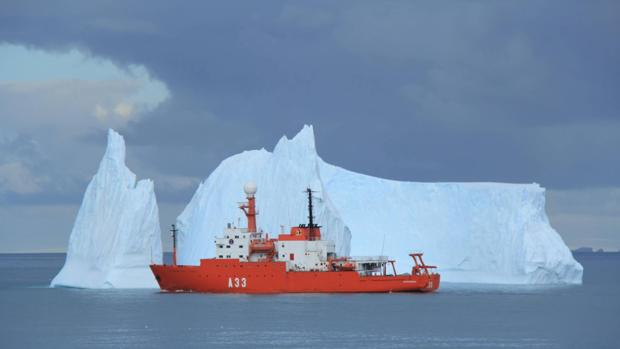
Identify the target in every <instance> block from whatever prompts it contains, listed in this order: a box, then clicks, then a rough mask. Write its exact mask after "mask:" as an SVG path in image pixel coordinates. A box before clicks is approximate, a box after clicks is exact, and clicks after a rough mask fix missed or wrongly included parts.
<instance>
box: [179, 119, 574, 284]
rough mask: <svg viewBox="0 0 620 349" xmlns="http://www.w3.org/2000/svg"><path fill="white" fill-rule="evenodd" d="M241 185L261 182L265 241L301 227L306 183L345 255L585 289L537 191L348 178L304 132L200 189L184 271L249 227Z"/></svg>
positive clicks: (327, 232) (185, 236)
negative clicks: (227, 233) (218, 239)
mask: <svg viewBox="0 0 620 349" xmlns="http://www.w3.org/2000/svg"><path fill="white" fill-rule="evenodd" d="M247 181H255V182H256V183H257V184H258V193H257V195H256V197H257V205H258V207H259V209H260V214H259V216H258V225H259V227H262V228H263V229H265V230H266V231H268V232H270V233H271V234H277V233H278V232H279V231H280V225H281V224H282V225H284V226H285V230H288V228H289V227H290V226H292V225H297V224H299V223H304V222H306V220H307V219H306V217H305V216H306V207H305V204H306V203H305V199H304V196H303V195H302V193H301V192H302V191H303V189H304V188H305V187H306V186H308V185H310V186H311V187H312V188H313V189H314V190H318V191H319V193H317V195H318V196H320V200H318V201H319V205H320V206H319V213H318V215H317V216H318V217H317V221H318V223H319V224H321V225H322V226H323V229H322V231H323V235H324V237H325V238H327V239H331V240H334V241H335V242H336V246H337V249H338V253H339V254H341V255H347V254H349V252H351V253H352V254H354V255H378V254H381V253H383V254H385V255H389V256H390V257H392V258H395V259H396V260H397V262H398V264H397V266H398V269H399V271H400V272H408V271H410V268H411V266H412V263H411V261H410V258H409V257H408V253H409V252H412V251H421V252H424V253H425V258H426V261H427V263H429V264H436V265H438V266H440V267H441V269H440V271H441V273H442V277H443V280H444V281H454V282H474V283H519V284H530V283H581V278H582V273H583V268H582V267H581V265H580V264H579V263H577V262H576V261H575V260H574V259H573V257H572V255H571V252H570V251H569V249H568V248H567V247H566V245H565V244H564V242H563V241H562V239H561V237H560V236H559V235H558V233H557V232H556V231H555V230H554V229H553V228H552V227H551V225H550V224H549V221H548V219H547V216H546V214H545V191H544V189H543V188H541V187H540V186H538V185H537V184H524V185H521V184H501V183H416V182H398V181H390V180H385V179H380V178H375V177H370V176H366V175H362V174H358V173H354V172H350V171H347V170H345V169H342V168H339V167H336V166H333V165H330V164H327V163H325V162H323V161H322V160H321V159H320V157H319V156H318V155H317V153H316V150H315V145H314V134H313V130H312V127H308V126H306V127H304V128H303V129H302V131H301V132H300V133H299V134H298V135H297V136H296V137H294V138H293V139H291V140H287V139H286V138H282V139H281V140H280V141H279V142H278V144H277V146H276V147H275V149H274V151H273V153H270V152H268V151H266V150H264V149H261V150H254V151H246V152H243V153H241V154H238V155H235V156H232V157H230V158H228V159H226V160H225V161H223V162H222V163H221V164H220V166H219V167H218V168H217V169H216V170H215V171H214V172H213V173H212V174H211V175H210V176H209V177H208V178H207V180H206V181H205V182H204V183H202V184H201V185H200V187H199V188H198V190H197V192H196V194H195V195H194V197H193V198H192V200H191V202H190V203H189V205H188V206H187V207H186V208H185V210H184V211H183V213H182V214H181V215H180V216H179V218H178V224H179V227H180V229H181V235H180V239H179V240H180V241H179V262H180V263H184V264H197V263H198V262H199V259H200V258H207V257H212V255H213V240H214V239H213V238H214V236H216V235H219V234H220V233H221V231H222V229H223V228H224V227H225V225H226V223H228V222H233V223H234V224H240V225H242V226H245V219H244V218H243V216H242V212H241V211H240V210H239V209H238V208H236V206H235V203H236V202H238V201H243V200H244V196H243V191H242V188H243V184H244V183H245V182H247ZM238 220H240V221H239V223H237V222H238Z"/></svg>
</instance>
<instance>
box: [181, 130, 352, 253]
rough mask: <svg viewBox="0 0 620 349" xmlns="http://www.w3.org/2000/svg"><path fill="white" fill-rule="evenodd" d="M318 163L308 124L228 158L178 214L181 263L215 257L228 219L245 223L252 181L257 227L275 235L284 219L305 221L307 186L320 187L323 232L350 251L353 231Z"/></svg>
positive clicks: (317, 206) (318, 215)
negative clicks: (272, 143)
mask: <svg viewBox="0 0 620 349" xmlns="http://www.w3.org/2000/svg"><path fill="white" fill-rule="evenodd" d="M319 165H320V163H319V159H318V157H317V156H316V150H315V148H314V133H313V132H312V129H311V128H309V127H308V128H304V130H302V131H301V132H300V133H299V134H298V135H297V136H296V137H295V138H293V139H291V140H288V139H286V138H285V137H283V138H282V139H281V140H280V141H279V142H278V144H277V145H276V147H275V149H274V151H273V153H270V152H268V151H266V150H265V149H261V150H252V151H245V152H243V153H241V154H237V155H235V156H232V157H230V158H228V159H226V160H224V161H223V162H222V163H221V164H220V165H219V167H218V168H217V169H216V170H215V171H213V173H211V175H209V177H208V178H207V180H206V181H205V182H203V183H202V184H201V185H200V187H199V188H198V190H197V191H196V193H195V194H194V197H193V198H192V200H191V201H190V203H189V204H188V205H187V207H186V208H185V210H184V211H183V213H181V215H180V216H179V218H178V219H177V224H178V227H179V229H180V233H179V239H178V243H179V245H178V247H179V248H178V259H179V263H180V264H199V261H200V258H206V257H212V256H213V253H214V245H213V241H214V237H215V236H220V235H221V233H222V231H223V229H224V227H226V224H227V223H232V224H233V225H236V226H243V227H245V226H246V219H245V216H244V215H243V212H242V211H241V210H240V209H239V208H238V207H237V203H238V202H241V201H245V194H244V193H243V185H244V184H245V183H246V182H250V181H253V182H255V183H256V184H257V186H258V192H257V193H256V205H257V208H258V210H259V214H258V217H257V225H258V228H259V230H260V229H263V230H264V231H266V232H269V233H270V234H271V236H274V237H275V236H276V235H277V234H278V233H280V230H281V225H283V226H284V229H285V231H286V232H287V233H288V230H289V228H290V227H291V226H297V225H298V224H300V223H307V221H308V218H307V215H308V213H307V212H308V211H307V207H306V204H307V201H306V196H305V195H304V193H303V191H304V189H305V188H307V187H308V186H309V187H310V188H312V189H313V190H316V191H317V193H315V198H316V200H315V202H314V204H315V216H316V220H317V221H318V222H319V223H320V224H321V225H322V226H323V228H322V229H321V232H322V234H323V237H324V238H326V239H329V240H332V241H334V242H335V244H336V252H337V253H338V254H341V255H348V254H349V246H350V241H351V232H350V230H349V228H348V227H347V226H346V225H345V223H344V222H343V220H342V218H341V217H340V214H339V213H338V210H337V209H336V207H334V205H333V204H332V202H331V200H330V198H329V191H328V190H326V189H325V188H324V187H323V185H322V180H321V175H320V173H319Z"/></svg>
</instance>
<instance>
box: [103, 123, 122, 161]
mask: <svg viewBox="0 0 620 349" xmlns="http://www.w3.org/2000/svg"><path fill="white" fill-rule="evenodd" d="M104 159H109V160H113V161H115V162H120V163H123V164H124V163H125V139H124V138H123V136H121V135H120V134H119V133H118V132H116V131H114V130H113V129H109V130H108V146H107V148H106V150H105V155H104Z"/></svg>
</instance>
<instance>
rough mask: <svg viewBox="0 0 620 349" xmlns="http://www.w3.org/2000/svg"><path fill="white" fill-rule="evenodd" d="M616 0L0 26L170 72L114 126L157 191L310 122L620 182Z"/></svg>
mask: <svg viewBox="0 0 620 349" xmlns="http://www.w3.org/2000/svg"><path fill="white" fill-rule="evenodd" d="M619 6H620V5H618V3H617V2H616V1H600V2H596V3H592V2H588V3H585V2H576V1H543V2H534V1H513V2H486V1H468V2H463V1H451V2H414V1H394V2H389V3H385V2H381V3H378V2H374V1H344V2H333V1H318V2H313V3H312V5H308V4H304V3H299V2H289V1H262V2H219V3H205V2H195V3H188V2H184V3H182V4H174V5H170V4H169V3H165V2H159V1H148V2H146V1H144V2H130V3H122V4H112V3H103V4H96V5H95V4H92V3H85V2H81V1H69V0H65V1H62V2H61V3H59V4H58V3H57V4H54V5H50V4H41V3H40V2H36V1H32V2H31V1H5V2H3V3H2V5H0V41H5V42H14V43H19V44H24V45H33V46H36V47H41V48H45V49H49V50H63V49H67V48H69V47H78V48H80V49H82V50H84V51H85V52H90V53H91V54H92V55H94V56H96V57H104V58H107V59H111V60H113V61H114V62H116V63H117V64H119V65H121V66H126V65H128V64H142V65H144V66H146V67H147V68H148V69H149V72H150V73H151V75H153V76H154V77H156V78H158V79H160V80H162V81H164V82H165V83H166V85H167V86H168V88H169V89H170V92H171V99H170V100H168V101H167V102H165V103H162V104H161V105H160V106H159V108H158V109H157V110H154V111H152V112H151V113H150V114H149V115H148V117H144V118H142V119H139V120H135V121H133V122H131V123H129V124H127V125H126V126H124V127H122V128H121V129H120V131H121V132H123V133H124V134H125V135H126V138H127V143H128V151H129V153H128V162H129V165H130V167H131V168H132V169H133V170H134V171H135V172H136V173H138V175H139V176H148V177H154V178H157V177H158V176H159V178H161V181H162V182H166V181H168V182H167V184H165V185H162V188H160V189H157V188H156V190H159V192H158V198H159V199H160V200H162V201H174V202H182V201H184V200H187V199H188V198H189V196H191V192H192V190H191V189H189V188H190V187H191V185H190V184H191V183H192V182H193V181H195V180H196V179H197V178H203V177H205V176H206V175H207V174H208V173H209V172H210V171H211V170H212V169H214V168H215V166H217V164H218V163H219V162H220V161H221V160H223V159H224V158H225V157H227V156H229V155H232V154H234V153H237V152H239V151H241V150H243V149H249V148H260V147H263V146H265V147H268V148H269V147H271V146H273V144H275V141H276V140H277V139H278V138H279V137H280V136H281V135H282V134H288V135H289V136H290V135H292V134H294V133H295V132H297V131H298V130H299V128H300V127H301V126H302V125H303V124H314V126H315V131H316V136H317V147H318V151H319V153H320V154H321V156H322V157H323V158H324V159H325V160H326V161H329V162H330V163H334V164H338V165H340V166H343V167H345V168H348V169H351V170H355V171H357V172H362V173H367V174H371V175H376V176H381V177H386V178H394V179H400V180H419V181H506V182H526V183H530V182H539V183H541V184H542V185H543V186H545V187H548V188H552V189H555V190H566V189H569V188H570V189H579V188H586V187H587V188H596V187H618V186H620V161H618V156H617V154H618V152H619V150H620V144H619V141H618V139H620V115H619V114H618V113H619V110H620V99H619V98H618V96H617V91H619V90H620V83H619V82H620V79H619V77H620V65H618V64H617V62H618V61H620V41H618V40H617V37H618V34H619V33H620V28H619V24H618V23H620V18H619V17H620V11H619ZM41 28H45V30H41ZM57 132H59V134H64V132H63V131H62V130H58V131H57ZM103 139H104V137H103V135H102V131H100V130H91V131H89V132H86V133H85V136H84V135H83V136H82V137H80V138H79V140H78V141H76V142H73V143H71V148H75V147H76V146H79V145H82V144H86V146H87V147H91V149H92V151H91V152H90V153H88V154H87V153H84V157H83V158H81V159H83V160H82V161H83V164H82V166H84V167H85V168H89V169H92V168H94V167H96V164H93V162H96V161H98V157H99V156H98V155H95V154H96V153H97V152H96V151H95V149H100V147H102V145H99V148H97V146H96V144H95V141H96V142H103ZM59 154H60V153H59ZM59 154H56V155H52V159H54V160H58V162H59V163H62V162H63V161H66V160H64V159H63V158H62V155H59ZM86 155H88V156H91V157H92V158H94V159H95V160H89V159H87V158H86ZM70 165H71V164H70ZM68 167H69V168H71V166H68ZM93 172H94V171H93ZM182 183H186V184H187V186H183V184H182ZM188 183H190V184H188ZM156 187H157V184H156ZM160 194H161V195H160ZM573 199H578V198H576V197H568V198H567V197H562V198H561V199H560V200H573ZM607 224H611V223H610V222H608V223H607Z"/></svg>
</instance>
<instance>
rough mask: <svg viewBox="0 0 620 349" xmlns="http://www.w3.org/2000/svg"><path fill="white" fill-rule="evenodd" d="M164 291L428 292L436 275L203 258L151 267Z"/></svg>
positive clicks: (436, 284) (435, 283)
mask: <svg viewBox="0 0 620 349" xmlns="http://www.w3.org/2000/svg"><path fill="white" fill-rule="evenodd" d="M150 267H151V270H152V271H153V274H154V275H155V279H156V280H157V282H158V283H159V286H160V288H161V289H162V290H164V291H171V292H178V291H185V292H209V293H380V292H432V291H435V290H437V288H439V282H440V276H439V274H428V275H426V274H422V275H398V276H360V275H359V274H358V273H357V272H355V271H286V264H285V263H284V262H240V261H239V260H236V259H203V260H201V263H200V265H199V266H181V265H151V266H150Z"/></svg>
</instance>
